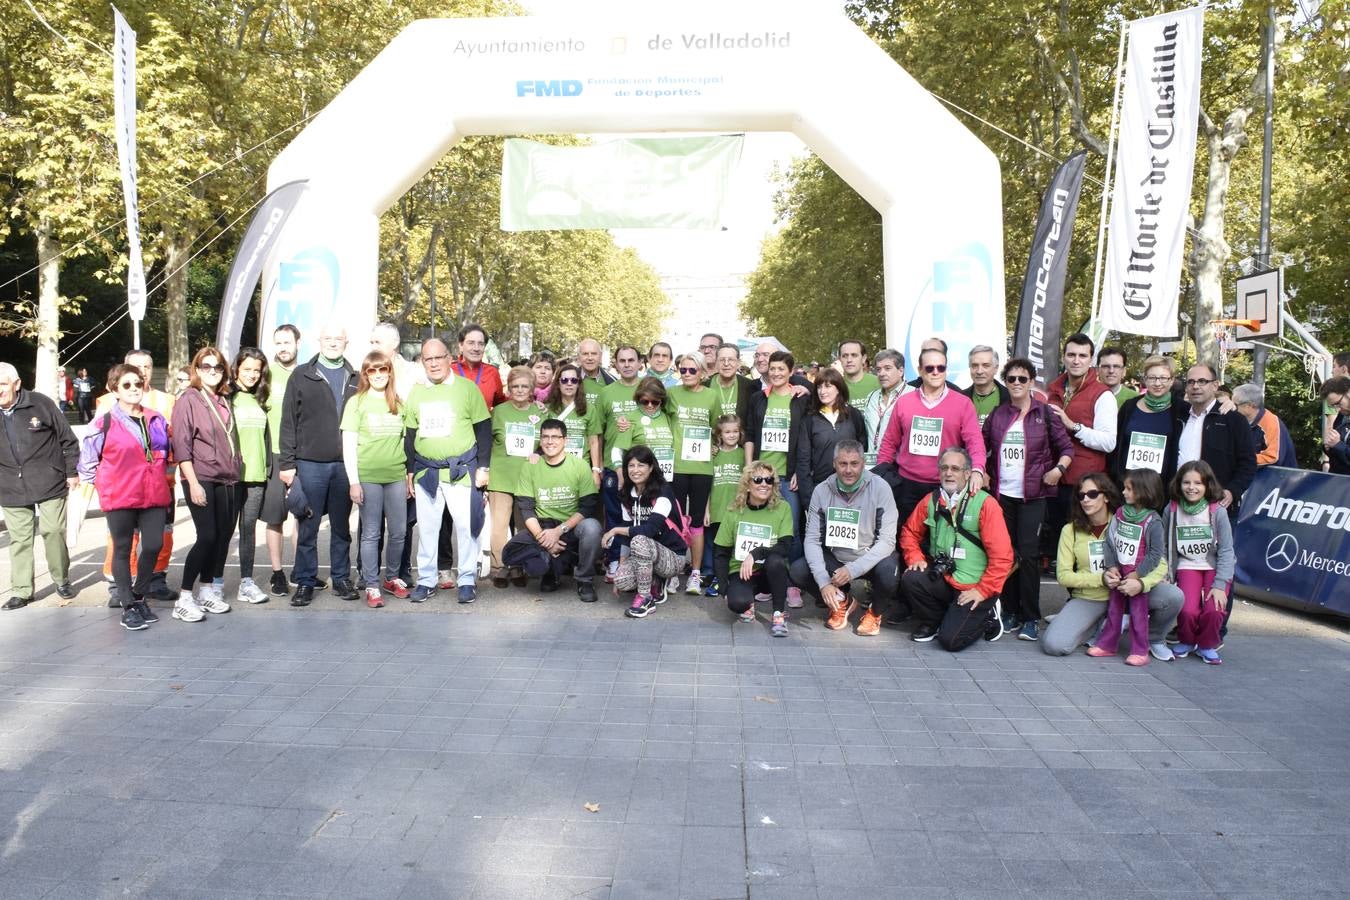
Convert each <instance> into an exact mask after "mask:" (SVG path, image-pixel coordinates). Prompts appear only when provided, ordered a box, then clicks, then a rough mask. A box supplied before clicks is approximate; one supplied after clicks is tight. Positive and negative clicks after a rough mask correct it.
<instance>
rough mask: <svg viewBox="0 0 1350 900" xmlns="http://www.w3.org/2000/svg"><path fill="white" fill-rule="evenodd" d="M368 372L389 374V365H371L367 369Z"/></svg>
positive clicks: (370, 373)
mask: <svg viewBox="0 0 1350 900" xmlns="http://www.w3.org/2000/svg"><path fill="white" fill-rule="evenodd" d="M366 374H367V375H388V374H389V367H388V366H370V367H369V368H367V369H366Z"/></svg>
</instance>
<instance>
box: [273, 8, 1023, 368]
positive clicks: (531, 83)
mask: <svg viewBox="0 0 1350 900" xmlns="http://www.w3.org/2000/svg"><path fill="white" fill-rule="evenodd" d="M661 131H702V132H741V131H790V132H793V133H794V134H796V135H797V136H798V137H800V138H801V140H802V141H803V142H804V143H805V144H806V145H807V146H809V147H810V148H811V149H812V150H813V151H814V152H815V153H816V154H818V155H819V156H820V158H821V159H822V160H824V162H825V163H826V164H828V165H829V166H830V167H831V168H833V169H834V171H835V172H837V173H838V174H839V175H840V176H841V177H842V178H843V179H844V180H845V181H846V182H848V183H849V184H850V185H851V186H852V187H853V188H854V189H855V190H856V191H857V192H858V193H859V194H860V195H861V196H862V197H863V198H865V199H866V200H867V201H868V202H869V203H870V204H872V206H874V207H875V208H876V209H877V210H879V211H880V213H881V218H882V245H883V259H884V267H885V322H886V340H887V343H888V344H889V345H890V346H893V347H897V348H900V349H902V350H903V351H904V353H905V356H906V359H907V360H908V361H909V368H910V370H911V374H912V372H913V366H914V363H915V362H916V361H917V355H918V354H917V351H918V347H919V343H920V342H921V341H922V340H923V339H924V338H925V337H927V336H929V335H931V334H941V335H942V336H944V337H945V338H946V339H947V340H948V341H949V343H950V345H951V347H950V350H951V364H952V369H953V370H954V371H957V372H959V371H963V370H964V368H965V363H966V351H967V350H968V349H969V348H970V347H971V346H973V345H974V344H977V343H987V344H991V345H993V346H994V347H1002V346H1004V344H1005V342H1006V328H1005V324H1004V299H1003V230H1002V204H1001V196H1000V182H999V165H998V161H997V159H996V158H995V157H994V155H993V154H992V153H991V152H990V151H989V150H988V149H987V148H986V147H985V146H984V145H983V144H982V143H981V142H980V141H979V140H978V139H976V138H975V136H974V135H972V134H971V133H970V132H969V131H968V130H967V129H966V128H965V127H963V126H962V125H961V124H960V123H959V122H958V121H957V120H956V119H955V118H954V117H953V116H952V115H951V114H950V113H949V112H948V111H947V110H946V109H945V108H944V107H943V106H942V105H941V104H940V103H939V102H938V101H937V100H935V99H934V98H933V97H932V96H930V95H929V94H928V92H927V91H925V90H924V89H923V87H921V86H920V85H919V84H918V82H916V81H915V80H914V79H913V78H912V77H911V76H910V75H909V74H908V73H906V72H905V71H904V70H903V69H902V68H901V67H900V66H898V65H897V64H896V63H895V61H894V60H892V59H891V58H890V57H889V56H887V55H886V53H885V52H884V51H883V50H882V49H881V48H880V47H878V46H877V45H876V44H875V43H874V42H873V41H872V40H871V39H870V38H868V37H867V35H866V34H864V33H863V32H862V31H861V30H860V29H858V28H857V27H856V26H855V25H854V24H853V23H852V22H850V21H849V20H848V19H847V18H846V17H845V16H844V15H843V14H842V13H841V12H837V11H834V10H830V9H823V10H822V9H815V10H812V9H809V8H794V7H793V6H791V5H785V4H781V3H776V4H762V3H748V2H742V3H735V4H730V3H724V4H720V5H713V4H706V3H704V4H682V5H680V6H679V7H677V8H669V7H667V6H666V5H665V4H661V5H655V4H653V5H652V6H649V7H643V8H638V9H627V8H623V9H621V10H619V11H618V12H616V13H614V14H613V15H610V16H604V17H601V16H593V17H590V18H568V17H557V16H549V17H517V18H495V19H427V20H421V21H417V22H414V23H412V24H411V25H409V26H408V27H407V28H406V29H404V31H403V32H402V33H400V34H399V35H398V37H396V38H395V39H394V40H393V41H392V42H391V43H390V44H389V46H388V47H386V48H385V49H384V50H383V51H382V52H381V53H380V54H379V56H377V57H376V58H375V59H374V60H373V61H372V62H371V63H370V65H369V66H367V67H366V69H365V70H364V71H362V72H361V73H360V74H359V75H358V76H357V77H356V78H355V79H354V80H353V81H352V82H351V84H349V85H348V86H347V87H346V88H345V89H344V90H343V91H342V92H341V93H340V94H339V95H338V96H337V97H336V98H334V100H333V101H332V102H331V103H330V104H329V105H328V106H327V108H325V109H324V110H323V111H322V112H321V113H320V114H319V115H318V116H316V117H315V118H314V119H313V121H311V122H310V123H309V124H308V125H307V126H306V127H305V129H304V130H303V131H302V132H301V133H300V134H299V135H298V136H297V137H296V138H295V139H294V141H292V143H291V144H290V145H289V146H287V147H286V148H285V150H283V151H282V152H281V154H280V155H279V156H278V157H277V158H276V160H275V161H274V162H273V163H272V166H271V168H270V170H269V172H268V188H269V190H270V189H272V188H275V187H277V186H279V185H282V184H285V183H287V182H290V181H295V180H298V179H304V180H307V181H308V183H309V188H308V191H307V192H306V195H305V197H304V199H303V200H302V201H301V202H300V204H299V206H298V208H297V209H296V210H295V212H294V214H293V215H292V217H291V219H290V221H289V222H288V223H287V225H286V227H285V229H284V231H283V233H282V234H281V235H280V236H279V239H278V241H277V243H276V245H275V246H274V247H273V248H272V251H271V252H270V253H269V256H268V259H267V264H266V267H265V269H264V273H263V288H264V290H263V307H262V316H261V320H260V332H261V333H260V335H259V337H260V339H261V342H262V343H263V344H264V345H266V344H268V343H270V338H271V334H272V330H273V328H274V327H275V326H276V325H277V324H280V323H283V322H294V323H295V324H297V325H298V326H299V327H300V328H301V330H302V332H303V333H304V346H303V347H302V358H304V357H306V356H307V355H308V354H309V353H312V352H314V349H315V348H316V346H317V345H316V343H315V339H316V338H317V329H318V327H319V325H320V324H321V323H322V322H323V321H325V320H326V319H328V318H329V317H332V316H336V317H337V318H338V319H340V320H342V321H345V322H349V323H373V322H374V317H375V312H376V291H377V283H376V276H377V265H378V245H379V244H378V242H379V234H378V228H379V224H378V223H379V217H380V215H381V214H382V213H383V212H384V211H385V210H387V209H388V208H389V207H390V206H391V205H393V203H394V202H395V201H396V200H397V199H398V198H399V197H400V196H401V195H402V194H403V193H404V192H405V191H407V190H408V189H409V187H411V186H412V185H413V184H414V183H415V182H417V180H418V179H420V178H421V177H422V176H423V175H424V174H425V173H426V172H427V171H428V170H429V169H430V168H431V167H432V165H434V164H435V163H436V161H437V160H439V159H440V158H441V157H442V156H444V155H445V153H446V152H447V151H449V150H450V148H451V147H453V146H454V144H455V143H456V142H457V141H458V140H459V139H460V138H462V137H464V136H467V135H506V134H543V133H597V132H661ZM822 312H824V310H822ZM879 312H880V311H879ZM822 325H823V326H824V327H828V325H829V317H828V314H826V315H824V316H822ZM350 332H351V345H350V346H349V351H348V352H349V355H351V356H353V357H354V358H359V357H360V354H362V353H364V351H365V340H366V335H367V330H366V327H365V325H364V324H361V325H355V324H354V325H353V327H352V328H351V329H350Z"/></svg>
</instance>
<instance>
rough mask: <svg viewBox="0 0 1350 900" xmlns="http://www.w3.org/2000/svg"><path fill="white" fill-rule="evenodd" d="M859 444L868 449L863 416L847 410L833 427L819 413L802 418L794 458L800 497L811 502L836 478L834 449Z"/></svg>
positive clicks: (846, 408)
mask: <svg viewBox="0 0 1350 900" xmlns="http://www.w3.org/2000/svg"><path fill="white" fill-rule="evenodd" d="M840 441H857V442H858V443H860V444H862V445H863V449H864V450H866V449H868V447H867V425H866V424H865V423H864V422H863V417H862V413H860V412H858V411H857V410H856V409H854V408H853V407H851V406H847V405H846V406H845V407H844V408H843V410H841V411H840V413H839V418H838V419H836V420H835V422H834V424H833V425H831V424H830V420H829V419H827V418H825V417H824V416H822V415H821V414H820V412H819V411H818V410H817V411H816V412H812V413H808V414H807V415H805V416H802V420H801V422H800V423H799V424H798V427H797V455H796V456H794V457H793V460H794V463H793V466H794V468H793V469H792V470H791V471H792V472H796V474H797V491H798V496H800V497H805V498H807V499H808V501H809V499H810V497H811V492H812V491H813V490H815V487H816V485H818V484H820V483H821V482H822V481H824V480H825V479H826V478H829V477H830V476H831V475H833V474H834V445H835V444H837V443H839V442H840Z"/></svg>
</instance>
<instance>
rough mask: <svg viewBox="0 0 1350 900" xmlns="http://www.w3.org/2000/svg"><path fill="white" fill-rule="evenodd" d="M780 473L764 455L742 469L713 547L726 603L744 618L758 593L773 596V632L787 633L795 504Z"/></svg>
mask: <svg viewBox="0 0 1350 900" xmlns="http://www.w3.org/2000/svg"><path fill="white" fill-rule="evenodd" d="M779 480H780V479H779V475H778V473H777V472H776V471H774V467H773V466H772V465H771V464H769V463H767V462H765V461H764V460H755V461H754V462H752V463H749V464H748V465H746V467H745V471H744V472H742V473H741V483H740V486H739V487H738V488H737V489H736V497H735V499H734V500H732V502H731V508H730V509H728V510H727V512H726V515H725V517H724V518H723V519H722V523H721V525H719V526H718V529H717V538H716V540H715V542H714V547H713V565H714V566H715V567H716V570H717V577H718V579H719V580H720V581H721V582H722V592H723V593H724V594H726V598H727V608H728V609H730V610H731V611H732V612H734V613H736V615H737V616H739V617H740V620H741V621H742V622H753V621H755V594H757V593H760V592H766V593H768V594H769V596H770V598H771V599H772V600H773V636H774V637H787V590H788V551H789V549H790V548H791V546H792V535H793V531H794V528H795V522H794V517H793V515H792V508H791V507H790V506H788V504H787V502H786V501H785V500H784V499H783V497H782V495H781V494H779V492H778V482H779Z"/></svg>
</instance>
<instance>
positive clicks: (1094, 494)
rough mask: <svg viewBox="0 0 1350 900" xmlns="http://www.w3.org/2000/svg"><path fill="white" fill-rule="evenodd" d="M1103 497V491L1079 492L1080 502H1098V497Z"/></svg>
mask: <svg viewBox="0 0 1350 900" xmlns="http://www.w3.org/2000/svg"><path fill="white" fill-rule="evenodd" d="M1101 495H1102V492H1101V491H1094V490H1088V491H1079V492H1078V499H1079V500H1096V499H1097V498H1098V497H1100V496H1101Z"/></svg>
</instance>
